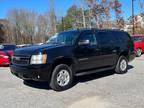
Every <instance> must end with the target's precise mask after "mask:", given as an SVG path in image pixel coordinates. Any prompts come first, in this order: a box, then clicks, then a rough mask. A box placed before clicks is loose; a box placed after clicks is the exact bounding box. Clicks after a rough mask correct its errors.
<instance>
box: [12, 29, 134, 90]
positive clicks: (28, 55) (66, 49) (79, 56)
mask: <svg viewBox="0 0 144 108" xmlns="http://www.w3.org/2000/svg"><path fill="white" fill-rule="evenodd" d="M134 58H135V51H134V45H133V42H132V39H131V38H130V36H129V34H128V33H126V32H124V31H120V30H98V29H85V30H72V31H65V32H61V33H58V34H56V35H55V36H53V37H51V38H50V39H49V40H48V41H47V43H46V44H43V45H34V46H30V47H25V48H19V49H16V50H15V52H14V54H13V58H12V59H13V60H12V64H11V72H12V74H14V75H16V76H17V77H19V78H21V79H23V80H26V81H28V80H34V81H48V82H49V85H50V87H51V88H52V89H53V90H56V91H62V90H65V89H68V88H69V87H70V86H71V85H72V81H73V77H74V76H80V75H86V74H92V73H96V72H101V71H105V70H115V72H116V73H119V74H123V73H125V72H127V68H128V62H129V61H131V60H133V59H134Z"/></svg>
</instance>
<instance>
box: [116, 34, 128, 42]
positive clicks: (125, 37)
mask: <svg viewBox="0 0 144 108" xmlns="http://www.w3.org/2000/svg"><path fill="white" fill-rule="evenodd" d="M117 36H118V37H117V38H118V40H119V42H121V43H127V42H129V41H130V40H131V39H130V36H129V35H128V34H127V33H124V32H119V33H117Z"/></svg>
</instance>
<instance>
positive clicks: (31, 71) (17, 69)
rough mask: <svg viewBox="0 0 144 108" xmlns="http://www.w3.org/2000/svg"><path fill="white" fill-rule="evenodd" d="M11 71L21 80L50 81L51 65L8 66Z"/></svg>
mask: <svg viewBox="0 0 144 108" xmlns="http://www.w3.org/2000/svg"><path fill="white" fill-rule="evenodd" d="M10 69H11V73H12V74H13V75H15V76H17V77H18V78H20V79H23V80H34V81H50V76H51V65H50V64H46V65H37V66H36V65H33V66H17V65H13V64H12V65H11V66H10Z"/></svg>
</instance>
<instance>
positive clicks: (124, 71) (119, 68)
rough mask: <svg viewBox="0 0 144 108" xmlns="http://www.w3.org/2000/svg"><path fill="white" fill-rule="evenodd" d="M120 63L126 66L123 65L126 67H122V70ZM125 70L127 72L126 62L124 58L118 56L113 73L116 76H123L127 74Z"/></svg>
mask: <svg viewBox="0 0 144 108" xmlns="http://www.w3.org/2000/svg"><path fill="white" fill-rule="evenodd" d="M122 62H125V63H126V64H125V63H124V64H125V65H126V67H124V68H123V69H122V67H123V66H122ZM127 70H128V60H127V58H126V57H125V56H120V57H119V59H118V62H117V65H116V68H115V72H116V73H117V74H124V73H126V72H127Z"/></svg>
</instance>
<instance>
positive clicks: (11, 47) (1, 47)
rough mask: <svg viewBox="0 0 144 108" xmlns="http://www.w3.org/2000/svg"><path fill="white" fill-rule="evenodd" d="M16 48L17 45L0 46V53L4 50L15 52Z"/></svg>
mask: <svg viewBox="0 0 144 108" xmlns="http://www.w3.org/2000/svg"><path fill="white" fill-rule="evenodd" d="M15 48H16V46H15V45H0V51H3V50H14V49H15Z"/></svg>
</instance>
